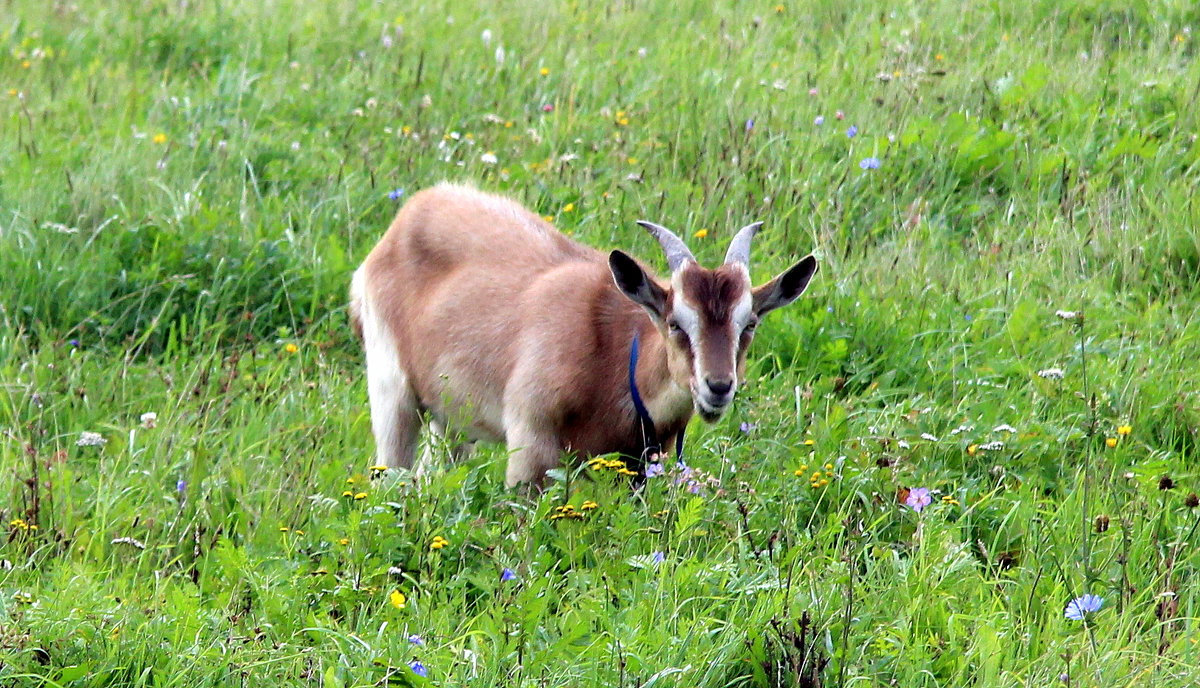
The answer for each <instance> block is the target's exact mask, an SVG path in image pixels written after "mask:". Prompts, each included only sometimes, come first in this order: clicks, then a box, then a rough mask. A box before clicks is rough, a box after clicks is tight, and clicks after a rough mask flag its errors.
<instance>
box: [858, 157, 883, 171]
mask: <svg viewBox="0 0 1200 688" xmlns="http://www.w3.org/2000/svg"><path fill="white" fill-rule="evenodd" d="M858 166H859V167H861V168H863V169H864V170H877V169H879V158H863V159H862V161H861V162H859V163H858Z"/></svg>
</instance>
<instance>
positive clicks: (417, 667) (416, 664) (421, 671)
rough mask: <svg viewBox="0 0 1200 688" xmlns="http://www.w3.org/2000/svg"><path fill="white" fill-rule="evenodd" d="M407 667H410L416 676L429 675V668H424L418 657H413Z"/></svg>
mask: <svg viewBox="0 0 1200 688" xmlns="http://www.w3.org/2000/svg"><path fill="white" fill-rule="evenodd" d="M408 668H409V669H412V672H413V673H414V674H416V675H417V676H420V677H421V678H428V677H429V670H428V669H426V668H425V665H424V664H422V663H421V661H420V660H418V659H414V660H413V661H411V662H409V663H408Z"/></svg>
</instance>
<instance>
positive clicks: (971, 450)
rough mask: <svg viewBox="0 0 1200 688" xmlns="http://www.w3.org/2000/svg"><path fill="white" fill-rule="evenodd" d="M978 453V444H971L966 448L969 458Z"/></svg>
mask: <svg viewBox="0 0 1200 688" xmlns="http://www.w3.org/2000/svg"><path fill="white" fill-rule="evenodd" d="M978 451H979V445H978V444H972V445H971V446H969V447H967V454H968V455H970V456H975V453H976V452H978Z"/></svg>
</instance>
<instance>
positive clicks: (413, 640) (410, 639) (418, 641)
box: [408, 633, 425, 647]
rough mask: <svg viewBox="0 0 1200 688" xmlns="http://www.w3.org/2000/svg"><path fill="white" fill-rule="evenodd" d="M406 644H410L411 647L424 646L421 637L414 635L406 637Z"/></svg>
mask: <svg viewBox="0 0 1200 688" xmlns="http://www.w3.org/2000/svg"><path fill="white" fill-rule="evenodd" d="M408 642H410V643H412V644H413V645H418V646H421V647H424V646H425V640H424V639H423V638H422V637H421V636H419V635H417V634H416V633H413V634H412V635H410V636H408Z"/></svg>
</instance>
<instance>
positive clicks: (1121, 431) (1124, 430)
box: [1117, 425, 1133, 435]
mask: <svg viewBox="0 0 1200 688" xmlns="http://www.w3.org/2000/svg"><path fill="white" fill-rule="evenodd" d="M1131 432H1133V426H1132V425H1122V426H1119V427H1118V428H1117V434H1118V435H1128V434H1129V433H1131Z"/></svg>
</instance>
